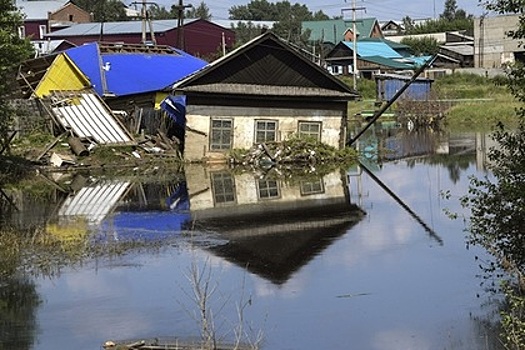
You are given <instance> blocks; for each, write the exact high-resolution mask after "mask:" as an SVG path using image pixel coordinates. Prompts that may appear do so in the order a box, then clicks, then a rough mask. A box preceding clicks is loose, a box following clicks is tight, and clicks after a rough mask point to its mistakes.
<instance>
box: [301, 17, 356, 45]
mask: <svg viewBox="0 0 525 350" xmlns="http://www.w3.org/2000/svg"><path fill="white" fill-rule="evenodd" d="M347 29H348V28H347V26H346V24H345V21H343V20H342V19H331V20H326V21H304V22H302V24H301V31H302V32H304V31H306V30H310V37H309V39H308V40H310V41H316V42H318V41H322V42H332V43H334V44H336V43H338V42H340V41H341V40H343V39H344V35H345V32H346V30H347Z"/></svg>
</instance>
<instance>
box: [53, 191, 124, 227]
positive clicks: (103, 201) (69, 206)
mask: <svg viewBox="0 0 525 350" xmlns="http://www.w3.org/2000/svg"><path fill="white" fill-rule="evenodd" d="M130 186H131V183H130V182H120V181H106V182H101V183H98V184H96V185H94V186H90V187H83V188H82V189H81V190H80V191H78V192H77V193H76V194H75V195H74V196H72V197H68V198H67V199H66V201H65V202H64V204H63V205H62V207H61V208H60V210H59V212H58V215H59V216H60V217H81V218H85V219H86V220H87V221H88V222H89V223H91V224H99V223H100V222H102V220H104V218H105V217H106V216H107V215H108V214H109V213H110V212H111V211H112V209H113V208H114V207H115V205H116V204H117V203H118V201H119V200H120V198H121V197H122V196H123V195H124V194H125V193H126V192H127V190H128V188H129V187H130Z"/></svg>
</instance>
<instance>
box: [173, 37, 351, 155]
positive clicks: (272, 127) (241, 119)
mask: <svg viewBox="0 0 525 350" xmlns="http://www.w3.org/2000/svg"><path fill="white" fill-rule="evenodd" d="M173 89H174V92H175V93H176V94H183V95H185V96H186V99H187V100H186V130H187V131H186V136H185V151H184V158H185V159H187V160H202V159H206V160H210V161H212V160H220V161H224V160H225V159H226V157H225V154H226V153H227V152H229V151H231V150H232V149H249V148H251V147H252V146H253V145H254V144H255V143H263V142H272V141H280V140H285V139H287V138H289V137H290V136H292V135H308V136H310V137H314V138H316V139H318V140H320V141H321V142H324V143H326V144H328V145H332V146H335V147H338V148H339V147H343V146H344V144H345V138H346V119H347V107H348V106H347V105H348V101H349V100H352V99H355V98H357V94H356V93H355V92H354V91H352V90H351V89H349V88H348V87H347V86H346V85H345V84H344V83H342V82H341V81H339V80H338V79H336V78H334V77H332V76H331V75H330V74H329V73H328V72H327V71H326V70H325V69H323V68H321V67H319V66H318V65H316V64H314V63H312V62H311V61H309V60H307V59H306V58H305V57H304V56H302V55H301V54H300V53H299V52H297V51H296V50H295V49H293V48H292V47H290V46H289V45H288V44H287V43H285V42H284V41H283V40H281V39H279V38H278V37H277V36H275V34H273V33H271V32H267V33H265V34H263V35H261V36H259V37H257V38H255V39H253V40H252V41H250V42H248V43H247V44H245V45H243V46H241V47H239V48H238V49H236V50H235V51H232V52H231V53H230V54H228V55H226V56H224V57H222V58H221V59H219V60H217V61H214V62H213V63H211V64H209V65H208V66H207V67H206V68H205V69H203V70H201V71H199V72H197V73H196V74H194V75H192V76H190V77H189V78H187V79H184V80H182V81H180V82H178V83H177V84H175V85H174V87H173Z"/></svg>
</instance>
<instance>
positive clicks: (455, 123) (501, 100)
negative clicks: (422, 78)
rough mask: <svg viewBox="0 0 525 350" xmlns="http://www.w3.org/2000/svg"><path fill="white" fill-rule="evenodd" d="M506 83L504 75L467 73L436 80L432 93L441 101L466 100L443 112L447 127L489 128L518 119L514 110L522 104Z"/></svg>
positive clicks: (512, 122)
mask: <svg viewBox="0 0 525 350" xmlns="http://www.w3.org/2000/svg"><path fill="white" fill-rule="evenodd" d="M505 82H506V77H503V76H502V77H496V78H487V77H483V76H479V75H476V74H467V73H461V74H450V75H446V76H444V77H440V78H439V79H437V80H436V81H435V82H434V85H433V86H432V90H433V92H434V94H435V95H436V98H437V99H440V100H448V99H450V100H466V101H459V102H457V103H455V104H454V105H453V106H452V107H451V108H450V109H449V110H448V111H447V112H446V115H447V124H448V125H449V126H452V127H461V126H462V125H463V126H464V125H470V126H476V127H486V128H490V127H492V126H494V125H495V124H496V123H497V122H498V121H501V122H504V123H506V124H509V125H512V124H515V123H516V122H517V120H518V117H517V115H516V109H517V108H519V107H520V106H521V104H520V103H519V102H518V101H517V100H516V99H515V98H514V96H513V95H512V94H511V92H510V90H509V89H508V88H507V86H506V85H505ZM467 100H471V101H467Z"/></svg>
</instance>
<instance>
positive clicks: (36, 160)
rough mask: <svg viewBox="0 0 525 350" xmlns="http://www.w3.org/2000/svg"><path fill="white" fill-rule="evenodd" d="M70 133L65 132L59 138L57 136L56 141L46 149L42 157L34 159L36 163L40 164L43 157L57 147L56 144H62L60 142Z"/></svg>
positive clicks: (41, 154)
mask: <svg viewBox="0 0 525 350" xmlns="http://www.w3.org/2000/svg"><path fill="white" fill-rule="evenodd" d="M68 133H69V130H68V131H65V132H63V133H62V134H60V135H59V136H57V138H55V140H53V142H51V143H50V144H49V145H48V146H47V147H46V148H45V149H44V151H43V152H42V153H40V155H39V156H38V157H36V158H35V159H34V161H35V162H38V161H40V159H42V157H43V156H45V155H46V154H47V152H49V150H51V149H52V148H53V147H55V146H56V144H57V143H58V142H60V140H61V139H62V138H63V137H64V136H66V135H67V134H68Z"/></svg>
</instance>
